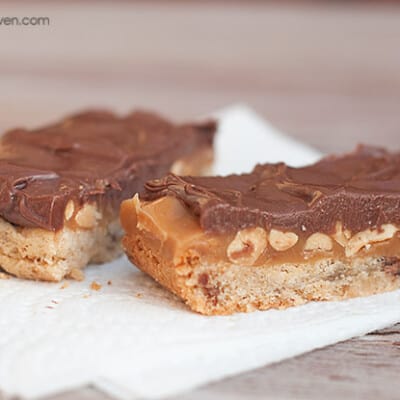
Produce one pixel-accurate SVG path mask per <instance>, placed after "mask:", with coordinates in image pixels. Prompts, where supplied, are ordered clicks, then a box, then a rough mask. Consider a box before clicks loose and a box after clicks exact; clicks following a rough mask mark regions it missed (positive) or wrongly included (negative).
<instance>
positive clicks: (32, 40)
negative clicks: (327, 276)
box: [0, 1, 400, 400]
mask: <svg viewBox="0 0 400 400" xmlns="http://www.w3.org/2000/svg"><path fill="white" fill-rule="evenodd" d="M0 14H1V15H3V16H7V15H8V16H48V17H49V18H50V26H30V27H21V26H0V116H1V118H0V129H1V130H4V129H7V128H10V127H14V126H16V125H19V126H20V125H26V126H34V125H38V124H41V123H45V122H48V121H50V120H53V119H56V118H58V117H60V116H61V115H63V114H65V113H66V112H71V111H75V110H78V109H80V108H82V107H88V106H94V105H96V106H103V107H112V108H113V109H115V110H118V111H127V110H128V109H131V108H133V107H141V108H151V109H156V110H159V111H161V112H163V113H164V114H166V115H168V116H172V117H175V118H178V119H186V118H190V117H192V116H197V115H201V114H205V113H208V112H210V111H213V110H215V109H218V108H221V107H224V106H226V105H229V104H232V103H237V102H241V103H242V102H243V103H247V104H249V105H250V106H252V107H254V108H255V109H256V110H257V111H258V112H259V113H260V114H262V115H263V116H264V117H265V118H267V119H269V120H270V121H271V122H272V123H273V124H274V125H276V126H277V127H278V128H279V129H281V130H283V131H286V132H287V133H289V134H291V135H293V136H295V137H297V138H299V139H301V140H303V141H305V142H308V143H310V144H311V145H313V146H315V147H317V148H318V149H320V150H322V151H324V152H332V151H343V150H349V149H351V148H353V147H354V146H355V144H356V143H359V142H365V143H372V144H379V145H384V146H388V147H390V148H397V149H398V148H399V147H400V143H399V139H398V138H399V133H400V7H397V6H396V5H395V4H392V5H390V4H386V5H373V3H371V2H368V5H367V4H365V3H364V5H363V3H358V4H357V3H351V4H346V2H338V3H330V2H310V3H299V2H292V3H291V2H284V3H278V2H275V3H273V2H272V3H271V2H266V3H264V2H257V1H250V2H239V1H237V2H232V3H226V2H225V3H223V2H222V1H219V2H212V1H206V2H197V3H196V2H193V1H192V2H182V1H173V2H169V3H168V4H167V2H161V1H159V2H133V3H132V2H129V1H117V2H111V1H110V2H107V1H103V2H98V3H96V4H95V3H94V2H90V1H84V2H79V1H74V2H70V3H67V2H66V1H63V2H59V3H55V2H50V1H48V2H43V3H39V2H36V1H30V2H29V3H28V2H21V3H16V2H0ZM399 374H400V326H396V327H393V328H390V329H387V330H385V331H382V332H378V333H374V334H371V335H367V336H365V337H362V338H358V339H353V340H350V341H348V342H345V343H341V344H338V345H335V346H331V347H329V348H326V349H323V350H318V351H314V352H312V353H309V354H306V355H304V356H301V357H297V358H295V359H292V360H288V361H285V362H282V363H279V364H276V365H273V366H269V367H265V368H261V369H259V370H256V371H254V372H250V373H247V374H243V375H241V376H237V377H234V378H231V379H226V380H224V381H221V382H218V383H214V384H212V385H208V386H206V387H204V388H200V389H198V390H196V391H194V392H192V393H188V394H186V395H182V396H179V397H176V398H175V399H174V400H178V399H179V400H184V399H185V400H186V399H199V400H200V399H232V400H234V399H235V400H236V399H237V400H242V399H243V400H244V399H246V400H247V399H260V398H263V399H319V398H324V399H337V398H341V399H343V400H344V399H377V398H379V399H380V400H388V399H399V398H400V394H399V389H400V384H399V383H398V379H399ZM77 397H79V398H82V399H90V400H94V399H106V398H107V397H106V396H105V395H104V394H102V393H98V392H96V391H95V390H94V389H92V388H83V389H82V390H80V391H75V392H73V393H66V394H64V395H60V396H58V397H57V399H58V400H60V399H63V400H67V399H68V400H69V399H75V398H77Z"/></svg>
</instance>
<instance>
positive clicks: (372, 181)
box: [141, 146, 400, 251]
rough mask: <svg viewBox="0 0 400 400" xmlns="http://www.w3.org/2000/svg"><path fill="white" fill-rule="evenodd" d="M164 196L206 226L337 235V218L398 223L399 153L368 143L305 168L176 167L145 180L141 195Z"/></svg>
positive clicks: (373, 224)
mask: <svg viewBox="0 0 400 400" xmlns="http://www.w3.org/2000/svg"><path fill="white" fill-rule="evenodd" d="M165 196H172V197H175V198H176V199H178V200H179V201H180V202H181V203H182V204H184V205H185V207H186V208H187V210H188V212H189V213H190V214H191V215H192V216H193V217H194V218H196V219H197V220H198V223H199V225H200V226H201V228H202V229H203V230H204V231H205V232H209V233H214V234H220V233H224V234H228V233H229V234H233V233H235V234H236V232H238V231H241V230H244V229H248V228H256V227H259V228H261V229H263V230H264V231H266V232H270V234H269V235H270V236H271V234H272V237H276V240H277V241H279V240H281V239H282V240H283V241H290V240H292V241H293V240H294V238H295V236H293V235H296V236H297V237H298V239H297V241H298V246H300V245H302V244H303V243H302V240H303V239H302V238H304V237H309V236H311V235H312V234H320V235H321V234H324V235H330V236H332V235H333V234H334V233H335V232H336V228H337V223H338V222H339V223H340V224H341V226H342V228H343V230H344V231H346V232H347V231H348V232H350V234H351V235H352V236H353V235H355V234H357V233H360V232H364V231H366V230H369V229H370V230H372V231H375V230H378V231H379V230H381V229H384V228H382V227H385V226H386V225H393V226H399V225H400V153H390V152H388V151H386V150H383V149H379V148H374V147H362V146H361V147H359V148H358V149H356V151H354V152H352V153H350V154H346V155H343V156H330V157H326V158H323V159H322V160H321V161H319V162H317V163H315V164H313V165H310V166H307V167H302V168H291V167H289V166H287V165H286V164H283V163H279V164H265V165H258V166H256V167H255V169H254V170H253V171H252V172H251V173H249V174H243V175H230V176H227V177H190V176H185V177H178V176H176V175H173V174H170V175H168V176H166V177H165V178H163V179H160V180H153V181H150V182H148V183H146V191H145V192H144V193H143V195H142V196H141V199H143V200H148V201H151V200H155V199H159V198H162V197H165ZM275 231H278V232H284V233H286V236H283V235H282V234H280V233H276V232H275ZM321 237H322V236H320V239H321ZM324 240H325V241H327V239H324ZM311 246H312V245H311ZM335 246H336V245H335ZM334 250H335V249H334ZM334 250H333V251H334Z"/></svg>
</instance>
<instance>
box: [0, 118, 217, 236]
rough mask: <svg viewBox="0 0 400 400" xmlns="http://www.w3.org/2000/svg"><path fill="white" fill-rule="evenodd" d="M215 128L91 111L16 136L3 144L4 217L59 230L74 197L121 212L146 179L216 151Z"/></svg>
mask: <svg viewBox="0 0 400 400" xmlns="http://www.w3.org/2000/svg"><path fill="white" fill-rule="evenodd" d="M215 130H216V124H215V122H213V121H209V122H205V123H200V124H187V125H173V124H171V123H170V122H168V121H166V120H164V119H162V118H160V117H158V116H156V115H154V114H150V113H146V112H133V113H131V114H129V115H128V116H126V117H124V118H119V117H117V116H115V115H114V114H112V113H109V112H104V111H89V112H85V113H82V114H79V115H74V116H71V117H69V118H67V119H65V120H63V121H62V122H60V123H56V124H54V125H50V126H47V127H44V128H41V129H37V130H33V131H27V130H24V129H16V130H13V131H10V132H8V133H6V134H5V135H4V136H3V138H2V139H1V141H0V145H1V147H2V151H1V156H0V215H1V217H3V218H4V219H6V220H7V221H9V222H11V223H13V224H16V225H20V226H25V227H40V228H44V229H47V230H53V231H55V230H59V229H61V228H62V227H63V223H64V211H65V207H66V204H67V203H68V201H69V200H71V199H72V200H73V201H75V202H77V203H79V204H83V203H85V202H88V201H94V202H96V203H97V204H98V206H99V207H100V208H101V209H104V208H109V207H111V210H112V211H113V212H116V211H117V210H118V207H119V205H120V203H121V201H122V200H124V199H126V198H129V197H131V196H132V195H133V194H134V193H136V192H137V191H139V190H140V189H141V188H142V187H143V184H144V182H145V181H146V180H148V179H154V178H157V177H160V176H163V175H165V174H166V173H167V172H168V171H169V169H170V167H171V165H172V164H173V162H174V161H175V160H177V159H178V158H181V157H185V156H188V155H191V154H193V153H194V152H195V151H196V150H198V149H199V148H204V147H210V146H211V145H212V141H213V136H214V132H215Z"/></svg>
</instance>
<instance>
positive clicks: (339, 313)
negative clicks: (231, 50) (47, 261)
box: [0, 106, 400, 399]
mask: <svg viewBox="0 0 400 400" xmlns="http://www.w3.org/2000/svg"><path fill="white" fill-rule="evenodd" d="M218 116H219V117H220V118H221V129H220V132H219V136H218V138H217V153H218V161H217V168H216V170H217V172H218V173H228V172H232V171H235V172H239V171H247V170H249V169H251V168H252V166H253V163H254V160H256V161H258V162H263V161H278V160H286V161H287V162H289V163H291V164H301V163H306V162H310V161H313V160H315V159H316V158H317V157H318V156H319V155H318V153H317V152H316V151H313V150H312V149H309V148H308V147H305V146H304V145H302V144H299V143H296V142H295V141H293V140H292V139H290V138H288V137H285V136H283V135H281V134H279V133H278V132H277V131H275V130H274V129H273V128H272V127H270V126H269V125H268V124H266V123H265V122H263V121H262V120H261V119H260V118H259V117H257V115H255V114H254V113H253V112H252V111H251V110H249V109H247V108H246V107H241V106H236V107H232V108H230V109H227V110H225V111H224V112H222V113H218ZM93 281H96V282H98V283H99V284H101V285H102V287H101V289H100V290H98V291H95V290H92V289H90V285H91V283H92V282H93ZM399 305H400V291H396V292H392V293H387V294H383V295H378V296H373V297H369V298H364V299H355V300H350V301H344V302H337V303H333V302H332V303H312V304H307V305H304V306H301V307H296V308H291V309H288V310H285V311H276V310H271V311H267V312H254V313H251V314H237V315H233V316H227V317H205V316H201V315H198V314H195V313H193V312H191V311H189V310H188V309H187V308H186V307H185V306H184V305H183V304H182V303H181V302H180V301H179V300H177V299H176V298H175V297H174V296H173V295H171V294H169V293H168V292H167V291H166V290H164V289H162V288H161V287H159V286H158V285H157V284H156V283H154V282H153V281H152V280H151V279H150V278H148V277H147V276H145V275H144V274H142V273H140V272H139V271H138V270H136V269H135V268H134V267H132V265H130V263H129V262H128V261H127V260H126V259H125V258H122V259H119V260H117V261H115V262H113V263H110V264H106V265H102V266H100V267H89V268H88V269H87V273H86V279H85V281H83V282H69V285H68V286H67V287H65V284H62V283H59V284H50V283H40V282H29V281H22V280H17V279H10V280H0V329H1V330H0V391H3V393H5V394H7V395H20V396H22V397H24V398H28V399H33V398H38V397H40V396H44V395H50V394H54V393H57V392H60V391H64V390H69V389H73V388H76V387H79V386H83V385H86V384H94V385H96V386H97V387H99V388H101V389H103V390H104V391H106V392H108V393H110V394H112V395H114V396H116V397H117V398H121V399H139V398H140V399H142V398H154V399H155V398H161V397H165V396H170V395H174V394H177V393H179V392H182V391H186V390H189V389H191V388H193V387H195V386H198V385H202V384H205V383H207V382H210V381H213V380H216V379H220V378H223V377H226V376H229V375H232V374H237V373H240V372H243V371H246V370H249V369H252V368H256V367H259V366H262V365H265V364H268V363H272V362H276V361H279V360H283V359H285V358H288V357H293V356H295V355H298V354H301V353H304V352H306V351H310V350H312V349H315V348H319V347H322V346H326V345H329V344H332V343H335V342H338V341H341V340H344V339H348V338H351V337H353V336H357V335H362V334H365V333H367V332H370V331H372V330H375V329H379V328H383V327H385V326H388V325H391V324H394V323H396V322H398V321H400V307H399Z"/></svg>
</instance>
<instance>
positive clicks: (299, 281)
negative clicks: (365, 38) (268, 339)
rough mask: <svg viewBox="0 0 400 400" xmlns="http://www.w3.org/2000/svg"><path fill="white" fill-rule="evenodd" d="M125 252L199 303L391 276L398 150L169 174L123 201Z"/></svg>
mask: <svg viewBox="0 0 400 400" xmlns="http://www.w3.org/2000/svg"><path fill="white" fill-rule="evenodd" d="M121 220H122V223H123V227H124V228H125V230H126V236H125V237H124V239H123V244H124V248H125V251H126V253H127V254H128V256H129V257H130V259H131V260H132V262H133V263H135V264H136V265H137V266H138V267H139V268H140V269H142V270H143V271H145V272H146V273H148V274H149V275H151V276H152V277H153V278H154V279H156V280H157V281H158V282H160V283H161V284H162V285H164V286H165V287H167V288H168V289H169V290H171V291H172V292H174V293H175V294H177V295H178V296H179V297H181V298H182V299H183V300H184V301H185V302H186V303H187V304H188V305H189V306H190V307H191V308H192V309H193V310H195V311H198V312H200V313H203V314H230V313H234V312H238V311H244V312H248V311H252V310H256V309H260V310H265V309H269V308H285V307H289V306H293V305H299V304H303V303H306V302H309V301H324V300H341V299H347V298H351V297H356V296H367V295H371V294H376V293H381V292H385V291H390V290H394V289H396V288H399V287H400V154H399V153H389V152H387V151H385V150H382V149H379V148H372V147H359V148H358V149H357V150H356V151H354V152H353V153H350V154H346V155H343V156H330V157H326V158H324V159H322V160H321V161H319V162H317V163H315V164H313V165H310V166H306V167H302V168H291V167H289V166H287V165H286V164H283V163H280V164H265V165H258V166H256V167H255V168H254V170H253V171H252V172H251V173H248V174H243V175H230V176H226V177H190V176H184V177H179V176H176V175H174V174H169V175H168V176H166V177H164V178H163V179H159V180H153V181H150V182H148V183H147V184H146V190H145V192H144V193H143V194H142V195H140V196H136V197H135V198H134V199H132V200H127V201H125V202H124V203H123V205H122V209H121Z"/></svg>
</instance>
